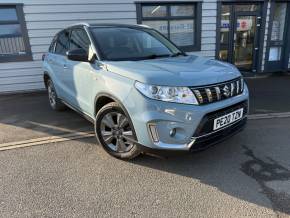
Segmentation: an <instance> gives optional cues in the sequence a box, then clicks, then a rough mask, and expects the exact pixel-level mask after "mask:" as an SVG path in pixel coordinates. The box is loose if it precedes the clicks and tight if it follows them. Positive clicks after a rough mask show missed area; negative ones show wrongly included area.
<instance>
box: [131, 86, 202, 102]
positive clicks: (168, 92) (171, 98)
mask: <svg viewBox="0 0 290 218" xmlns="http://www.w3.org/2000/svg"><path fill="white" fill-rule="evenodd" d="M135 87H136V89H137V90H138V91H139V92H141V93H142V94H143V95H145V96H147V97H148V98H152V99H156V100H160V101H167V102H175V103H182V104H195V105H198V101H197V100H196V98H195V95H194V94H193V92H192V91H191V90H190V89H189V88H188V87H169V86H157V85H147V84H144V83H140V82H138V81H136V82H135Z"/></svg>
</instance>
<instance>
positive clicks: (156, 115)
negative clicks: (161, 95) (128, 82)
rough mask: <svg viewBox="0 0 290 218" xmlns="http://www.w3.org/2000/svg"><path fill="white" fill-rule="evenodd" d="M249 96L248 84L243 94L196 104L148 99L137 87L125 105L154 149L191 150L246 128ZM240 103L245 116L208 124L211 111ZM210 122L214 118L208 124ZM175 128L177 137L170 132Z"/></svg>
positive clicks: (141, 141)
mask: <svg viewBox="0 0 290 218" xmlns="http://www.w3.org/2000/svg"><path fill="white" fill-rule="evenodd" d="M248 98H249V93H248V88H247V87H246V86H245V88H244V92H243V93H242V94H241V95H238V96H235V97H232V98H229V99H226V100H222V101H219V102H215V103H212V104H208V105H202V106H196V105H186V104H177V103H168V102H163V101H157V100H152V99H148V98H147V97H144V96H143V95H142V94H140V93H139V92H138V91H137V90H134V89H133V90H132V92H131V93H130V94H129V96H128V97H127V98H126V99H125V101H124V106H125V107H126V108H127V110H128V113H129V115H130V117H131V120H132V122H133V125H134V128H135V132H136V135H137V140H138V144H140V145H142V146H145V147H148V148H151V149H162V150H185V151H187V150H200V149H205V148H206V147H208V146H210V145H212V144H215V143H217V142H220V141H221V140H223V139H226V138H228V137H229V136H231V135H233V134H235V133H237V132H238V131H240V130H241V129H243V127H244V126H245V124H246V114H247V111H248ZM239 105H244V106H245V107H246V111H245V112H246V113H245V116H244V117H243V119H241V120H239V121H237V122H235V123H233V124H231V125H230V126H227V127H225V128H224V129H220V130H218V131H213V130H210V129H208V128H206V125H205V123H206V122H205V120H207V119H209V116H210V115H215V114H217V115H216V116H217V117H219V116H222V113H223V112H225V113H228V110H231V109H232V108H235V106H238V107H239ZM208 123H210V122H207V125H208ZM150 125H154V126H155V130H156V132H157V134H158V139H159V140H158V141H154V140H153V138H152V131H150V129H149V128H148V127H149V126H150ZM210 125H211V124H210ZM204 126H205V128H204V129H203V130H202V127H204ZM172 129H175V130H176V134H175V135H174V137H172V136H170V131H171V130H172Z"/></svg>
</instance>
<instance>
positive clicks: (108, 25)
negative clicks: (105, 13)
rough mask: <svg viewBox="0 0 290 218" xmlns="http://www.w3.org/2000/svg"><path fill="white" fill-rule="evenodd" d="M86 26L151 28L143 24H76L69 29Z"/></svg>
mask: <svg viewBox="0 0 290 218" xmlns="http://www.w3.org/2000/svg"><path fill="white" fill-rule="evenodd" d="M79 26H86V27H127V28H150V27H149V26H146V25H141V24H120V23H76V24H72V25H70V26H68V27H67V28H73V27H79Z"/></svg>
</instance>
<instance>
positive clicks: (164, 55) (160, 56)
mask: <svg viewBox="0 0 290 218" xmlns="http://www.w3.org/2000/svg"><path fill="white" fill-rule="evenodd" d="M163 57H170V55H168V54H163V55H158V54H151V55H148V56H145V57H143V58H144V59H155V58H163ZM143 58H142V59H143Z"/></svg>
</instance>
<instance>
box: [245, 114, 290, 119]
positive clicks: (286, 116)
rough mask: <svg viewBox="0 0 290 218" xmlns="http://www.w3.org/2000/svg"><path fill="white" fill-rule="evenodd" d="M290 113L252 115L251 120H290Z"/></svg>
mask: <svg viewBox="0 0 290 218" xmlns="http://www.w3.org/2000/svg"><path fill="white" fill-rule="evenodd" d="M289 117H290V112H284V113H268V114H250V115H248V119H249V120H261V119H273V118H289Z"/></svg>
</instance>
